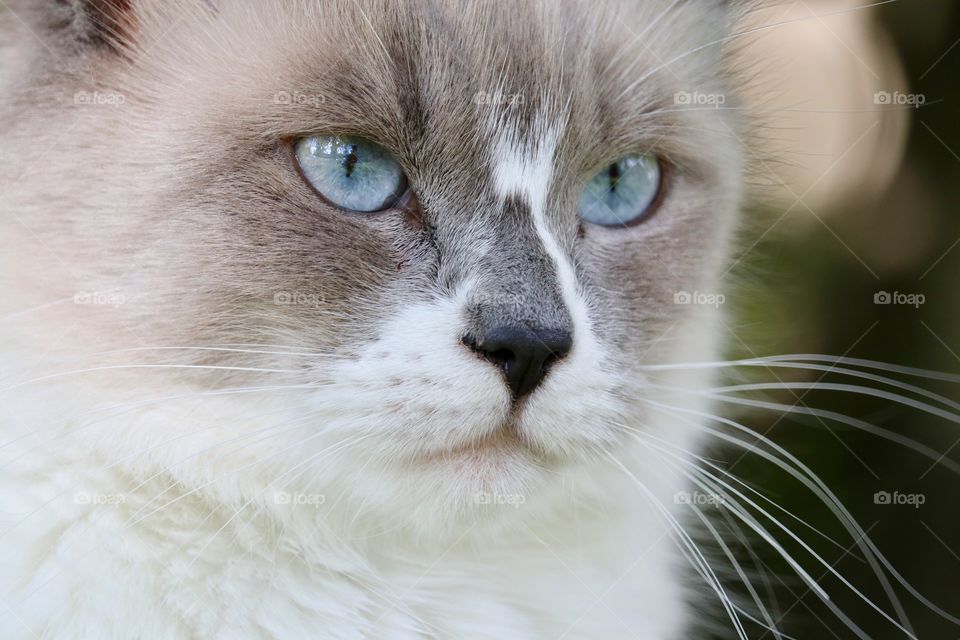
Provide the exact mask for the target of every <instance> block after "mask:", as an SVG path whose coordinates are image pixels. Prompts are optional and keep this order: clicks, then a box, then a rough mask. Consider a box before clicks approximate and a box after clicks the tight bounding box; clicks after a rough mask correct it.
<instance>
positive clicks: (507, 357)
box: [460, 334, 514, 367]
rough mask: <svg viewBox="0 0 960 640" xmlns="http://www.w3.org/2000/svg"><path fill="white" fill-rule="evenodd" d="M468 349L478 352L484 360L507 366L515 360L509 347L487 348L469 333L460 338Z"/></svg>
mask: <svg viewBox="0 0 960 640" xmlns="http://www.w3.org/2000/svg"><path fill="white" fill-rule="evenodd" d="M460 342H462V343H463V344H464V345H466V347H467V348H468V349H470V350H471V351H473V352H474V353H476V354H477V355H478V356H480V357H481V358H483V359H484V360H488V361H490V362H492V363H493V364H495V365H498V366H501V367H502V366H506V364H507V363H508V362H510V361H511V360H513V358H514V355H513V352H512V351H510V350H509V349H495V350H491V349H485V348H483V346H481V344H480V341H479V340H477V339H476V338H475V337H474V336H472V335H470V334H467V335H465V336H463V338H461V339H460Z"/></svg>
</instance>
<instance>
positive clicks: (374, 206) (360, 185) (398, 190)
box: [294, 135, 407, 213]
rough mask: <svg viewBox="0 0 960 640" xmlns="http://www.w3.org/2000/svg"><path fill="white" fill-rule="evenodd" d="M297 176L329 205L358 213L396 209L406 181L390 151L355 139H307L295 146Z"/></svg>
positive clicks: (322, 137) (341, 137)
mask: <svg viewBox="0 0 960 640" xmlns="http://www.w3.org/2000/svg"><path fill="white" fill-rule="evenodd" d="M294 153H295V154H296V158H297V164H298V166H299V167H300V172H301V173H302V174H303V177H304V178H305V179H306V181H307V182H308V183H310V186H312V187H313V188H314V189H315V190H316V191H317V193H319V194H320V195H321V196H323V197H324V198H326V199H327V200H328V201H329V202H330V203H331V204H333V205H335V206H337V207H340V208H341V209H346V210H348V211H356V212H361V213H374V212H377V211H383V210H385V209H390V208H392V207H394V206H396V205H397V204H398V203H399V202H400V200H401V199H402V198H403V195H404V194H405V193H406V191H407V177H406V175H405V174H404V173H403V170H402V169H401V168H400V165H399V164H398V163H397V161H396V160H395V159H394V158H393V156H392V155H391V154H390V152H389V151H387V150H386V149H384V148H383V147H381V146H380V145H378V144H376V143H375V142H371V141H369V140H366V139H364V138H358V137H354V136H336V135H325V136H307V137H305V138H301V139H300V140H298V141H297V142H296V144H295V146H294Z"/></svg>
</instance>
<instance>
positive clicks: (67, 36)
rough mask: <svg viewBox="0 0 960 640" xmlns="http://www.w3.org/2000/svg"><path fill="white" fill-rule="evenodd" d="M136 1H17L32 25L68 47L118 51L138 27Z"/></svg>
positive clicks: (19, 9) (15, 5) (15, 8)
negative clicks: (135, 10)
mask: <svg viewBox="0 0 960 640" xmlns="http://www.w3.org/2000/svg"><path fill="white" fill-rule="evenodd" d="M135 2H136V0H42V1H41V2H17V3H15V4H14V11H15V12H16V13H17V14H18V15H20V14H23V15H24V16H26V17H27V18H28V21H29V22H30V23H32V25H31V26H32V27H35V28H37V29H38V30H40V31H42V32H44V33H48V34H50V36H51V38H52V39H53V40H54V41H55V42H57V43H60V44H62V45H63V46H64V47H67V48H69V49H73V50H77V49H87V48H106V49H113V50H116V51H119V50H120V49H122V48H123V47H124V45H125V44H126V43H127V42H129V40H130V39H131V38H132V37H133V36H134V34H135V32H136V28H137V24H136V16H135V12H134V6H133V5H134V3H135Z"/></svg>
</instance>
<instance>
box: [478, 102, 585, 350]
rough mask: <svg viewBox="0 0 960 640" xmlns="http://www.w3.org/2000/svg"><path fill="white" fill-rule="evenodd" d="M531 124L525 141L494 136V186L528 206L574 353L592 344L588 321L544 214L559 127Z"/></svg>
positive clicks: (513, 135) (511, 133)
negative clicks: (566, 319)
mask: <svg viewBox="0 0 960 640" xmlns="http://www.w3.org/2000/svg"><path fill="white" fill-rule="evenodd" d="M534 123H535V124H534V126H533V128H532V131H531V133H530V134H529V135H528V137H527V140H528V141H524V140H523V137H521V136H520V135H519V134H518V133H517V132H516V131H515V130H514V129H513V127H512V126H509V125H508V126H507V128H506V130H505V131H503V130H501V131H500V132H498V133H497V136H496V138H495V142H494V145H493V157H492V165H493V166H492V169H493V183H494V188H495V189H496V190H497V193H498V194H499V195H500V197H501V198H504V199H506V198H508V197H510V196H514V197H519V198H521V199H522V200H524V201H525V202H526V203H527V204H528V205H529V207H530V212H531V215H532V216H533V225H534V229H535V230H536V232H537V235H538V236H539V238H540V241H541V242H542V243H543V247H544V249H545V250H546V252H547V254H548V255H549V256H550V258H551V259H552V260H553V262H554V265H555V266H556V271H557V279H558V280H559V283H560V292H561V295H562V297H563V302H564V304H565V305H566V307H567V309H568V310H569V312H570V317H571V318H572V320H573V327H574V336H575V338H574V345H573V349H574V351H576V350H578V349H580V348H582V347H583V345H584V340H586V339H589V340H590V341H591V342H593V338H592V332H591V331H590V318H589V316H588V314H587V306H586V304H585V303H584V301H583V298H582V297H581V296H580V290H579V287H578V284H577V275H576V271H575V270H574V268H573V263H572V262H571V261H570V259H569V257H568V256H567V254H566V252H564V250H563V248H562V246H561V244H560V243H559V242H558V241H557V239H556V237H554V235H553V233H551V231H550V225H549V224H548V223H547V211H546V209H547V196H548V195H549V193H550V184H551V182H552V180H553V166H554V152H555V151H556V148H557V141H558V140H559V137H560V136H559V129H560V128H559V127H558V126H545V125H544V124H543V120H542V119H541V118H536V119H534ZM501 126H503V125H502V124H501Z"/></svg>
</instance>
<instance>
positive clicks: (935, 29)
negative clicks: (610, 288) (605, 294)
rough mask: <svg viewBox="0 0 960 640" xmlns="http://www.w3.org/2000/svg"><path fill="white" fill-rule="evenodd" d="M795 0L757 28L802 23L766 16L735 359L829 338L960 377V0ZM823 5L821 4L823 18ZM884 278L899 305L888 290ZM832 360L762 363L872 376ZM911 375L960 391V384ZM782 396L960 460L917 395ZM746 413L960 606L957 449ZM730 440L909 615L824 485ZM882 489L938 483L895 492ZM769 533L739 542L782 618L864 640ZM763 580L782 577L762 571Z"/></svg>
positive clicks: (953, 428) (744, 472) (843, 604)
mask: <svg viewBox="0 0 960 640" xmlns="http://www.w3.org/2000/svg"><path fill="white" fill-rule="evenodd" d="M779 4H780V5H781V6H779V7H777V8H771V9H769V10H765V11H762V12H759V13H758V14H755V15H754V16H752V18H751V24H752V25H753V26H759V25H768V24H775V23H779V22H785V23H787V24H784V25H782V26H779V27H777V28H775V29H769V30H766V29H764V30H761V31H758V32H757V34H756V37H755V38H754V39H753V40H752V41H751V42H750V43H749V45H748V46H746V47H745V49H744V51H743V56H744V58H743V59H744V60H745V61H747V62H748V66H749V73H751V74H752V75H755V76H756V81H755V82H754V88H753V89H752V95H751V96H750V99H749V101H748V103H749V106H750V108H751V109H752V111H753V112H754V113H755V114H756V116H757V121H758V122H759V124H760V125H761V128H760V129H759V132H760V134H761V135H760V136H759V138H758V140H757V142H756V145H757V146H756V149H757V157H756V158H754V159H755V160H757V162H756V164H757V165H758V167H757V169H756V171H755V174H756V175H755V178H754V182H756V183H757V184H758V185H760V189H758V193H757V197H756V198H754V204H753V205H752V207H751V211H750V219H751V222H750V226H749V229H748V231H747V232H746V233H745V234H744V238H743V241H742V243H741V244H742V246H741V249H740V251H739V253H738V256H737V259H736V262H735V265H734V267H733V268H732V270H731V272H730V273H729V275H728V276H726V277H725V278H724V280H725V283H726V284H727V285H728V287H729V291H730V295H729V305H728V307H729V308H728V312H729V313H731V314H732V316H731V319H730V323H729V335H728V339H729V343H730V354H729V355H730V356H731V357H734V358H741V357H747V358H749V357H754V356H756V355H768V354H793V353H801V354H804V353H806V354H810V353H819V354H831V355H836V356H848V357H853V358H869V359H872V360H878V361H882V362H886V363H895V364H900V365H907V366H913V367H921V368H924V369H933V370H938V371H944V372H953V373H960V323H958V318H960V291H958V275H960V207H958V203H960V111H958V109H957V105H958V104H960V83H958V76H960V3H957V2H956V1H955V0H899V1H896V2H889V3H881V4H880V5H879V6H873V7H870V8H863V9H858V7H862V6H864V5H867V4H870V3H869V2H868V1H867V0H862V1H861V0H849V1H848V0H824V1H820V2H818V1H816V0H806V2H802V1H798V2H781V3H779ZM814 13H816V14H819V17H812V18H811V17H810V16H811V14H814ZM884 293H886V294H889V300H890V301H891V302H892V303H891V304H881V303H882V302H886V301H887V298H884V297H883V294H884ZM898 294H899V295H898ZM878 296H879V297H878ZM911 296H912V297H911ZM921 296H922V298H921ZM921 302H922V303H921ZM741 373H743V372H741ZM878 373H881V374H883V373H884V372H883V371H880V372H878ZM821 375H822V373H821V372H811V371H805V372H804V371H794V372H791V371H788V370H775V371H770V370H762V369H760V370H753V372H752V373H750V372H747V373H744V374H743V378H744V379H749V380H754V381H758V380H764V381H776V379H777V377H779V378H780V379H783V380H799V381H803V380H806V381H817V380H820V381H821V382H824V383H829V382H839V383H849V384H853V383H857V381H856V380H853V381H851V379H850V378H844V377H843V376H839V375H836V374H835V373H830V374H827V375H826V376H825V377H823V378H822V379H821ZM898 377H899V378H900V379H902V380H904V381H906V382H911V383H914V384H918V385H919V386H923V387H924V388H927V389H930V390H932V391H936V392H938V393H941V394H943V395H945V396H947V397H948V398H950V399H952V400H954V401H958V400H960V385H958V384H954V383H949V382H941V381H935V380H922V379H917V378H909V377H903V376H898ZM860 383H861V384H866V385H868V386H871V387H874V388H877V387H879V385H878V384H876V383H870V382H867V383H863V382H862V381H860ZM750 397H752V398H757V397H758V395H757V394H756V393H753V394H751V396H750ZM764 398H765V399H766V400H769V401H776V402H782V403H786V404H788V405H799V406H801V407H803V406H806V407H814V408H817V409H824V410H830V411H835V412H838V413H841V414H844V415H846V416H850V417H853V418H856V419H859V420H863V421H866V422H869V423H871V424H873V425H877V426H880V427H883V428H884V429H888V430H890V431H892V432H894V433H898V434H903V435H906V436H908V437H910V438H912V439H914V440H917V441H919V442H921V443H922V444H924V445H926V446H927V447H930V448H931V449H932V450H934V451H935V452H936V454H937V455H938V456H939V455H941V454H942V455H944V456H945V458H946V459H952V460H955V461H960V425H957V424H952V423H951V422H949V421H947V420H945V419H943V418H940V417H936V416H933V415H929V414H927V413H924V412H922V411H919V410H917V409H915V408H910V407H907V406H904V405H902V404H899V403H896V402H891V401H890V400H885V399H881V398H875V397H868V396H865V395H862V394H857V393H838V392H834V391H826V390H817V389H814V390H810V391H803V390H794V391H776V392H770V393H767V394H766V395H765V396H764ZM739 417H740V419H741V420H742V421H743V422H744V423H745V424H748V425H749V426H751V427H752V428H754V429H756V430H757V431H758V432H759V433H765V434H767V436H768V437H770V438H771V439H772V440H774V441H775V442H776V443H778V444H780V445H782V446H783V447H785V448H786V449H788V450H789V451H790V452H792V453H793V454H795V455H796V456H797V457H798V458H800V459H801V460H802V461H803V462H804V463H806V464H807V465H809V466H810V467H811V468H812V469H813V470H814V471H815V472H816V473H817V474H818V475H819V476H820V477H821V478H822V479H823V480H824V481H825V482H826V483H827V484H828V485H829V486H830V487H831V488H832V489H834V491H835V492H836V494H837V496H838V497H839V498H840V499H841V500H842V501H843V503H844V504H845V505H846V506H847V507H848V508H849V510H850V511H851V513H853V515H854V516H856V517H857V519H858V520H859V522H860V523H861V525H862V526H863V529H864V530H866V531H867V532H868V533H869V536H870V537H871V538H872V539H873V541H874V542H875V543H876V545H877V547H878V548H879V549H880V551H882V552H883V553H884V554H885V555H886V557H887V558H888V559H889V560H890V562H891V563H892V565H893V566H894V567H895V568H896V570H897V571H898V572H900V574H901V575H902V576H903V578H904V579H905V580H907V581H908V582H909V583H910V584H911V585H912V586H913V587H915V588H916V590H917V591H918V592H919V593H921V594H922V595H923V596H925V597H926V598H928V599H929V600H930V601H932V602H933V603H934V604H936V605H937V606H939V607H941V608H942V609H944V610H946V611H947V612H948V613H949V614H952V615H953V616H956V617H960V476H958V475H957V474H955V473H954V472H953V471H951V470H949V469H948V468H946V466H945V465H944V464H943V461H941V463H940V464H935V461H934V460H931V459H929V458H927V457H924V456H922V455H920V454H918V453H916V452H913V451H911V450H910V449H908V448H906V447H904V446H902V445H900V444H895V443H892V442H889V441H886V440H884V439H882V438H880V437H878V436H876V435H871V434H867V433H863V432H862V431H860V430H858V429H855V428H852V427H849V426H845V425H842V424H838V423H836V422H832V421H820V420H818V419H816V418H814V417H811V416H803V415H792V416H790V415H787V416H784V415H781V414H778V413H776V412H763V411H741V412H739ZM714 455H715V457H717V458H720V459H723V460H725V461H726V462H727V466H728V467H729V466H733V468H734V469H733V470H734V472H735V473H736V474H737V475H738V476H741V477H746V478H749V480H750V481H751V483H752V484H753V485H754V486H756V487H757V488H761V489H762V490H763V491H764V492H765V493H766V494H767V495H768V496H769V497H770V498H771V499H773V500H776V501H777V502H778V503H779V504H780V505H781V506H783V507H784V508H785V509H787V510H789V511H791V512H793V513H794V514H796V515H798V516H800V517H802V518H803V519H804V520H806V521H807V522H808V523H809V525H811V526H812V527H815V528H816V529H818V530H819V531H820V532H821V533H822V534H824V536H828V537H830V538H832V539H833V541H832V542H831V541H828V540H827V539H826V537H824V536H821V535H820V534H818V533H814V532H813V531H812V530H811V529H809V528H807V527H805V526H804V525H800V524H798V523H797V522H796V521H792V527H793V528H794V529H796V530H797V531H798V532H800V531H802V532H803V536H802V537H803V538H804V539H805V540H806V541H808V542H809V543H810V544H811V546H812V547H813V548H814V549H815V550H816V552H817V553H819V554H821V555H822V557H823V558H824V559H825V560H826V561H827V562H828V563H829V564H830V565H832V566H833V567H834V568H835V569H836V570H837V571H838V572H840V573H842V574H843V575H844V576H845V577H847V578H848V579H849V580H850V581H851V582H852V583H854V584H855V585H856V586H857V587H858V588H860V589H861V590H862V591H863V592H864V594H866V595H867V596H868V597H869V598H871V599H872V600H873V601H874V602H875V603H877V604H878V605H879V606H881V607H882V608H883V609H884V610H885V611H887V612H889V613H891V614H893V613H894V608H893V606H892V605H891V601H890V598H888V597H887V596H886V595H885V592H884V590H883V588H882V584H881V583H880V582H879V581H878V580H877V579H876V577H875V576H874V575H873V572H872V570H871V568H870V566H869V565H868V563H867V562H866V561H865V559H864V556H863V553H862V552H861V551H860V550H859V549H858V548H857V547H856V546H855V545H854V542H855V540H854V538H852V537H851V535H850V534H849V533H848V532H846V531H845V530H844V529H843V528H842V526H841V525H840V524H839V522H838V521H837V519H836V518H835V517H834V516H833V515H831V513H830V512H829V511H828V510H827V509H826V508H825V507H823V506H822V505H821V504H820V503H819V501H818V500H817V498H816V497H815V496H813V494H811V493H810V491H808V490H807V489H805V488H804V487H803V486H802V485H800V484H799V483H797V482H795V481H792V480H790V479H789V478H788V476H787V475H786V474H785V473H784V472H782V471H780V470H778V469H776V468H775V467H773V466H771V465H769V464H767V463H765V462H763V461H762V460H760V459H759V458H758V457H757V456H747V457H745V458H743V459H741V460H738V458H740V454H739V452H737V451H731V450H718V451H716V452H714ZM878 492H887V493H889V494H891V495H892V494H894V492H898V493H899V494H900V495H906V496H921V498H914V499H913V500H912V502H913V503H914V504H900V505H898V504H878V502H882V499H881V500H878V499H876V498H875V496H876V494H877V493H878ZM920 501H922V504H915V503H917V502H920ZM778 515H779V516H782V517H783V518H784V521H785V522H791V519H790V517H789V516H785V515H784V514H783V513H782V512H781V513H779V514H778ZM779 539H780V540H781V541H783V542H784V544H785V546H787V547H788V548H789V549H790V550H791V551H792V552H795V553H797V554H798V557H804V558H806V559H805V561H804V562H803V564H804V566H805V567H807V568H809V569H810V573H811V575H812V576H813V577H814V578H815V579H818V580H821V584H822V585H823V586H824V587H825V588H826V589H827V590H828V591H829V592H830V593H831V594H832V595H833V596H834V598H835V601H836V604H837V606H838V607H840V608H841V609H843V610H845V611H847V612H849V614H850V616H851V618H852V619H853V620H854V621H855V622H856V623H857V624H858V625H859V626H860V627H861V628H862V629H863V632H864V633H865V634H866V637H870V638H877V639H886V638H905V637H909V636H907V635H905V634H904V633H903V632H902V631H898V630H897V629H896V628H895V627H894V626H893V625H891V624H890V623H889V622H885V621H884V620H883V619H882V617H881V616H880V615H878V614H877V613H876V612H873V611H872V610H871V609H870V608H869V607H868V606H866V605H865V604H864V603H863V602H862V601H860V600H858V598H857V597H856V596H855V595H853V594H852V593H851V592H850V590H849V589H846V588H845V587H844V586H843V585H842V584H841V583H840V582H839V581H838V580H837V579H835V578H833V577H832V576H831V575H830V574H829V572H828V571H827V569H826V568H824V567H820V568H817V565H816V563H815V562H814V561H812V560H811V559H810V556H809V555H805V553H804V552H803V550H802V549H801V548H800V547H799V546H797V545H796V544H794V543H791V542H790V541H789V539H788V538H787V537H786V536H783V535H781V536H779ZM765 546H766V545H756V550H757V557H754V558H750V557H749V554H748V553H747V552H746V548H745V547H744V546H741V547H740V548H738V555H739V554H743V557H745V558H746V559H747V562H746V564H747V565H748V566H752V567H753V566H759V567H760V569H763V570H767V571H770V572H771V577H770V584H769V585H768V586H769V588H770V589H771V590H772V593H773V594H774V596H775V600H776V604H775V607H774V608H775V612H774V618H778V617H780V621H779V626H780V627H781V630H782V632H783V633H785V634H788V635H790V636H792V637H795V638H799V639H801V640H811V639H816V640H819V639H821V638H840V639H844V640H846V639H847V638H854V637H857V636H856V635H855V634H854V632H852V631H850V630H849V629H847V628H846V627H845V626H844V625H843V624H842V623H841V622H840V621H839V620H838V619H837V618H836V617H835V616H834V615H833V614H831V613H830V611H829V609H828V608H827V607H826V606H825V605H823V604H822V603H820V601H819V599H818V598H817V596H816V595H815V594H814V593H812V592H810V590H809V589H808V588H807V586H806V585H804V584H803V583H802V582H801V581H799V580H797V579H795V578H794V579H792V580H790V579H786V578H783V579H782V580H781V579H780V578H778V577H774V576H773V574H777V573H780V574H781V575H786V574H789V573H791V572H790V571H789V569H788V568H787V567H786V566H785V565H784V564H783V562H782V561H778V559H777V557H776V554H774V553H772V552H770V551H769V549H767V550H764V547H765ZM764 565H765V566H764ZM757 588H758V589H759V590H760V591H761V593H763V592H764V590H765V589H766V587H765V586H763V583H762V581H758V582H757ZM895 591H896V594H897V595H898V596H899V597H900V599H901V601H902V603H903V607H904V610H905V613H906V614H907V616H908V617H909V620H910V623H911V624H912V625H913V629H914V631H915V634H916V637H918V638H921V639H935V640H939V639H948V638H958V637H960V626H956V625H954V624H953V623H951V622H949V621H947V620H945V619H944V618H943V617H941V616H938V615H937V614H935V613H933V612H932V611H931V610H930V609H929V608H927V607H925V606H924V605H922V604H920V603H919V602H918V601H917V599H916V598H914V597H913V596H911V595H910V593H909V592H908V590H907V589H905V588H903V587H899V586H895ZM718 637H735V636H734V635H725V636H718ZM751 637H764V636H763V632H762V631H761V632H760V633H755V634H753V635H752V636H751ZM765 637H767V638H774V637H775V636H774V634H772V633H768V634H767V635H766V636H765Z"/></svg>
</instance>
